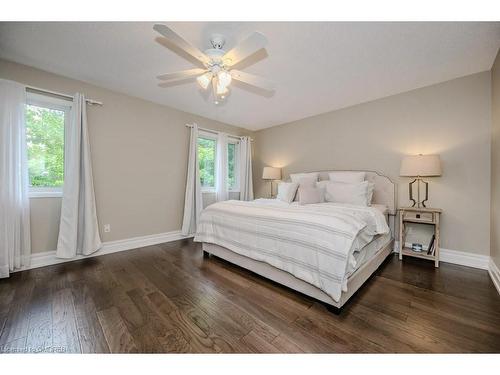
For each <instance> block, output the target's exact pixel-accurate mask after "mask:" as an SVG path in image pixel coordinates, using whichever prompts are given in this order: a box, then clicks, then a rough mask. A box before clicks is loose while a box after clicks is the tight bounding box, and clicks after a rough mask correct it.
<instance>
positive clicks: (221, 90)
mask: <svg viewBox="0 0 500 375" xmlns="http://www.w3.org/2000/svg"><path fill="white" fill-rule="evenodd" d="M216 92H217V95H225V94H227V93H228V92H229V90H228V89H227V87H226V85H223V84H222V83H221V81H217V88H216Z"/></svg>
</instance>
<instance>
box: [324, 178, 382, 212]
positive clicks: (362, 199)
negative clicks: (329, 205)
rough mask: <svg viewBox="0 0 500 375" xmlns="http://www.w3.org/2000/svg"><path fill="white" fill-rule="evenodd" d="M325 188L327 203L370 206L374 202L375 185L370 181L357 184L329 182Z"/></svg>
mask: <svg viewBox="0 0 500 375" xmlns="http://www.w3.org/2000/svg"><path fill="white" fill-rule="evenodd" d="M325 186H326V193H325V199H326V201H327V202H335V203H349V204H355V205H358V206H369V205H370V204H371V202H372V196H373V189H374V187H375V184H373V183H372V182H368V181H363V182H360V183H357V184H346V183H344V182H332V181H329V182H328V183H327V184H326V185H325Z"/></svg>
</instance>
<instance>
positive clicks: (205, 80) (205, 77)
mask: <svg viewBox="0 0 500 375" xmlns="http://www.w3.org/2000/svg"><path fill="white" fill-rule="evenodd" d="M196 81H198V84H199V85H200V86H201V87H202V89H203V90H206V89H207V87H208V85H210V82H211V81H212V73H210V72H209V73H205V74H202V75H201V76H199V77H198V78H196Z"/></svg>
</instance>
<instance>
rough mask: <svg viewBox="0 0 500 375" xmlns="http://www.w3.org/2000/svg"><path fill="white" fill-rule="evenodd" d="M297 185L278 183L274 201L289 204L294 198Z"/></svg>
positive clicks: (294, 183)
mask: <svg viewBox="0 0 500 375" xmlns="http://www.w3.org/2000/svg"><path fill="white" fill-rule="evenodd" d="M298 187H299V184H297V183H296V182H280V183H279V185H278V195H277V196H276V199H278V200H280V201H283V202H286V203H290V202H291V201H293V198H294V197H295V193H296V192H297V189H298Z"/></svg>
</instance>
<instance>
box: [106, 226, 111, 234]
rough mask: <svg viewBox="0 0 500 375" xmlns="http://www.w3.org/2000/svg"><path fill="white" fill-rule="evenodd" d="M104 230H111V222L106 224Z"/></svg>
mask: <svg viewBox="0 0 500 375" xmlns="http://www.w3.org/2000/svg"><path fill="white" fill-rule="evenodd" d="M104 232H105V233H109V232H111V224H104Z"/></svg>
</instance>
